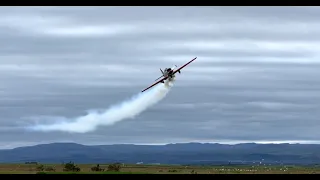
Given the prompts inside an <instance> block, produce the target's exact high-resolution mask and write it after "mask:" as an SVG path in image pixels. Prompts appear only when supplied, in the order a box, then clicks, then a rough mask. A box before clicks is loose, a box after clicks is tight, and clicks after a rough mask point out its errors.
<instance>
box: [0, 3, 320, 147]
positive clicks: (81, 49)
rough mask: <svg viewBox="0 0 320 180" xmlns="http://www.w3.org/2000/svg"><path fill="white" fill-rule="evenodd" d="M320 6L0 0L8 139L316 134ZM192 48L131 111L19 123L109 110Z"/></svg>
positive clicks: (0, 97)
mask: <svg viewBox="0 0 320 180" xmlns="http://www.w3.org/2000/svg"><path fill="white" fill-rule="evenodd" d="M319 16H320V9H319V8H318V7H262V6H261V7H214V6H212V7H178V6H176V7H80V6H79V7H1V8H0V47H1V48H0V82H1V83H0V114H1V116H0V148H2V149H3V148H13V147H18V146H25V145H33V144H41V143H50V142H75V143H81V144H88V145H90V144H124V143H127V144H128V143H133V144H166V143H176V142H213V143H215V142H221V143H228V142H229V143H231V142H309V143H317V142H318V141H319V137H320V131H319V129H320V121H319V115H320V113H319V112H320V103H319V100H320V93H319V90H320V80H319V77H320V71H319V68H320V60H319V57H320V51H319V50H320V21H319V19H318V17H319ZM194 57H197V60H196V61H195V62H193V63H192V64H190V65H189V66H187V67H186V68H185V69H183V71H182V73H181V74H178V75H177V78H176V82H175V84H174V87H173V88H172V89H171V91H170V92H169V94H168V95H167V97H166V98H165V99H163V100H162V101H160V102H159V103H158V104H156V105H155V106H152V107H151V108H150V109H148V110H146V111H145V112H143V113H142V114H140V115H139V116H137V117H136V118H134V119H127V120H124V121H121V122H118V123H116V124H114V125H112V126H100V127H99V128H98V129H97V130H95V131H93V132H88V133H82V134H81V133H80V134H79V133H68V132H28V131H25V130H23V128H22V127H25V126H28V125H30V124H32V123H34V122H35V119H34V117H37V122H41V117H48V116H49V117H51V116H62V117H66V118H74V117H79V116H83V115H86V113H87V112H88V111H90V110H94V109H107V108H108V107H110V106H112V105H114V104H119V103H121V102H122V101H124V100H127V99H129V98H131V97H132V96H134V95H136V94H138V93H139V92H140V91H141V90H142V89H144V88H146V87H147V86H148V85H150V84H151V83H153V82H154V80H155V79H156V78H158V77H159V76H160V73H161V72H160V70H159V68H162V69H164V68H166V67H172V66H173V65H178V66H181V65H183V64H184V63H185V62H187V61H189V60H191V59H193V58H194Z"/></svg>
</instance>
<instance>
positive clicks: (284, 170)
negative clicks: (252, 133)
mask: <svg viewBox="0 0 320 180" xmlns="http://www.w3.org/2000/svg"><path fill="white" fill-rule="evenodd" d="M76 166H77V167H78V168H79V171H74V172H73V171H65V170H64V168H65V165H63V164H44V165H39V164H38V165H37V164H0V173H1V174H37V173H38V174H51V173H54V174H60V173H61V174H65V173H67V174H70V173H71V174H73V173H77V174H78V173H79V174H88V173H90V174H91V173H99V174H101V173H103V174H115V173H116V174H320V167H319V166H231V165H230V166H182V165H130V164H121V165H119V166H120V168H119V169H118V170H109V168H108V166H109V165H107V164H100V165H99V166H98V167H99V168H100V170H99V171H93V167H96V166H97V165H96V164H78V165H76Z"/></svg>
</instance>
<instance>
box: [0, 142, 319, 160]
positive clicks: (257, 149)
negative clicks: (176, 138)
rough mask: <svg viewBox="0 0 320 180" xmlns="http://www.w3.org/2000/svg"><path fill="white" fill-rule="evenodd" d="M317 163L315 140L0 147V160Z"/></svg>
mask: <svg viewBox="0 0 320 180" xmlns="http://www.w3.org/2000/svg"><path fill="white" fill-rule="evenodd" d="M34 161H36V162H40V163H62V162H68V161H73V162H75V163H113V162H121V163H134V164H135V163H137V162H143V163H145V164H150V163H161V164H203V165H205V164H212V165H215V164H229V163H231V164H251V163H255V164H257V163H258V164H260V162H261V164H280V163H282V164H305V165H307V164H320V145H317V144H255V143H246V144H236V145H224V144H201V143H185V144H168V145H157V146H154V145H97V146H86V145H81V144H75V143H52V144H41V145H36V146H28V147H19V148H15V149H9V150H0V163H24V162H34Z"/></svg>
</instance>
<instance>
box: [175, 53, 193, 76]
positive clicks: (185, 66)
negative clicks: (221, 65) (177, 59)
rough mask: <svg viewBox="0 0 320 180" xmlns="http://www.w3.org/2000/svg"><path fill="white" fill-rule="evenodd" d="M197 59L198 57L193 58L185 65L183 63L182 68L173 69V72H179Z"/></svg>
mask: <svg viewBox="0 0 320 180" xmlns="http://www.w3.org/2000/svg"><path fill="white" fill-rule="evenodd" d="M196 59H197V57H195V58H193V59H192V60H191V61H189V62H187V63H186V64H185V65H183V66H181V67H180V68H178V69H177V70H175V71H173V74H175V73H177V72H179V71H180V70H181V69H182V68H184V67H186V66H187V65H189V64H190V63H192V61H194V60H196Z"/></svg>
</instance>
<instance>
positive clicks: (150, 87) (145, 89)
mask: <svg viewBox="0 0 320 180" xmlns="http://www.w3.org/2000/svg"><path fill="white" fill-rule="evenodd" d="M166 79H168V77H164V78H162V79H160V80H159V81H157V82H155V83H153V84H152V85H151V86H149V87H147V88H145V89H144V90H142V91H141V92H144V91H146V90H148V89H150V88H152V87H153V86H155V85H157V84H159V83H160V82H161V81H164V80H166Z"/></svg>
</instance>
